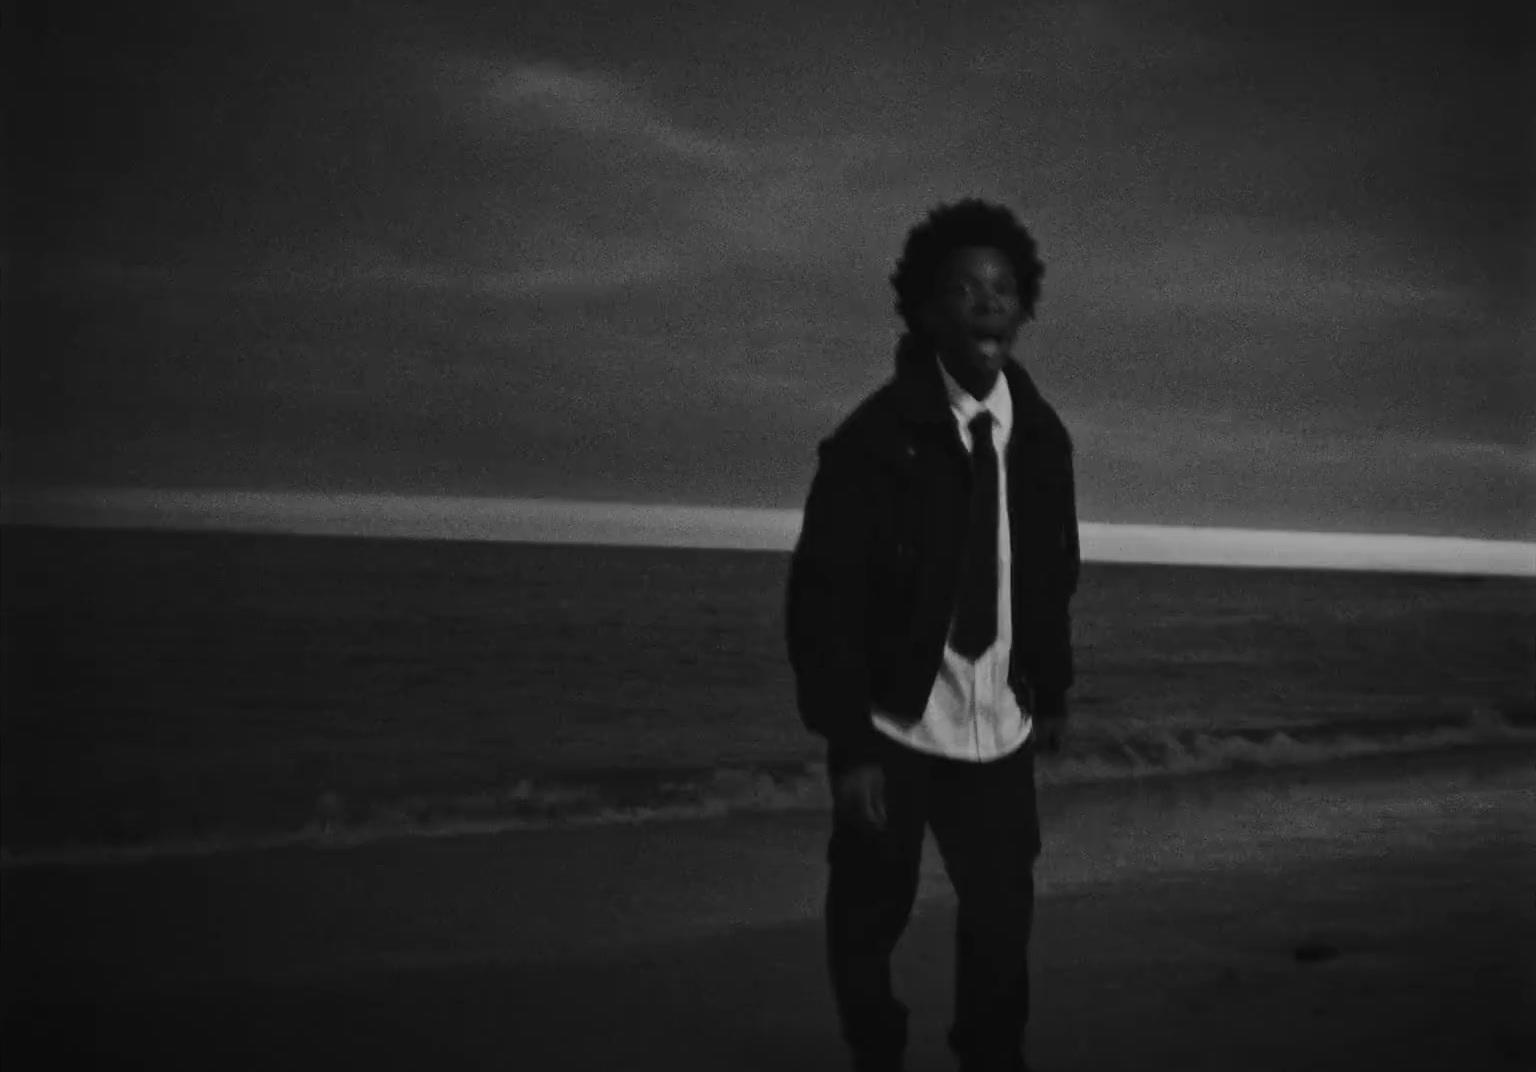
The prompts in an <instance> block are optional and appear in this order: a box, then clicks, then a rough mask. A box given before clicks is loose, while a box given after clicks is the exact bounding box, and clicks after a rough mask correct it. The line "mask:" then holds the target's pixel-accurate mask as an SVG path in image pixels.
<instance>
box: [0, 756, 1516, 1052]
mask: <svg viewBox="0 0 1536 1072" xmlns="http://www.w3.org/2000/svg"><path fill="white" fill-rule="evenodd" d="M1533 760H1536V754H1533V751H1532V750H1530V749H1523V750H1519V751H1516V752H1506V753H1504V754H1502V755H1482V756H1468V755H1462V756H1449V755H1439V756H1430V757H1421V758H1416V759H1402V758H1399V759H1395V760H1382V761H1376V762H1371V763H1355V764H1349V765H1338V766H1334V767H1329V768H1320V769H1317V770H1312V771H1307V772H1300V771H1290V772H1267V773H1252V774H1246V775H1243V774H1226V775H1222V776H1214V777H1203V778H1188V779H1180V780H1170V781H1167V782H1164V783H1151V782H1148V783H1142V784H1127V785H1120V786H1099V787H1076V788H1073V789H1063V790H1059V791H1054V792H1051V793H1048V794H1046V795H1044V796H1043V798H1042V812H1043V814H1044V817H1045V827H1046V850H1045V855H1044V856H1043V857H1042V859H1041V863H1040V867H1039V877H1040V888H1041V897H1040V903H1039V908H1038V912H1037V926H1036V940H1035V945H1034V950H1035V952H1034V958H1033V973H1034V980H1035V988H1036V995H1037V997H1036V1012H1035V1017H1034V1025H1035V1026H1034V1028H1033V1030H1032V1035H1031V1042H1030V1054H1031V1058H1032V1060H1033V1061H1034V1063H1035V1064H1036V1066H1037V1067H1038V1068H1040V1069H1042V1070H1043V1072H1051V1070H1057V1072H1061V1070H1067V1069H1185V1070H1192V1069H1287V1070H1289V1069H1349V1070H1351V1072H1358V1070H1363V1069H1377V1068H1380V1069H1457V1070H1462V1072H1465V1070H1476V1069H1517V1068H1523V1069H1529V1068H1532V1067H1536V762H1533ZM825 831H826V819H825V817H824V816H821V815H803V814H802V815H783V816H766V817H765V816H757V817H739V818H730V819H721V820H711V821H698V822H687V823H675V824H662V823H655V824H648V825H640V826H632V827H603V828H590V829H580V830H562V831H524V832H510V833H500V834H485V835H476V836H462V837H438V838H400V839H397V840H394V841H387V842H377V843H374V844H369V845H361V846H353V847H342V848H315V849H284V850H268V851H260V852H244V853H229V854H225V855H209V856H204V857H192V858H182V859H162V860H151V861H145V862H139V863H131V864H113V865H103V864H95V865H89V866H87V865H77V866H41V865H38V866H8V867H7V868H6V870H5V872H4V906H3V908H4V912H3V922H4V946H5V948H4V974H5V1025H4V1050H5V1052H4V1060H5V1066H6V1068H7V1069H10V1070H19V1069H23V1068H49V1067H62V1066H63V1065H64V1063H65V1061H66V1060H69V1061H71V1063H72V1064H73V1065H74V1066H75V1067H80V1066H81V1065H80V1061H81V1059H82V1058H84V1059H85V1064H84V1067H101V1068H172V1067H175V1068H195V1069H208V1070H213V1069H235V1068H253V1069H254V1068H263V1069H265V1068H272V1069H302V1068H327V1069H331V1068H335V1069H352V1068H355V1069H366V1070H373V1069H381V1068H401V1069H428V1068H432V1069H458V1068H466V1069H467V1068H476V1069H479V1068H486V1069H529V1070H543V1069H551V1070H554V1069H640V1068H658V1069H680V1070H692V1069H711V1070H718V1069H742V1070H754V1069H795V1070H797V1072H813V1070H818V1069H838V1068H842V1067H844V1064H843V1059H842V1053H841V1047H840V1043H839V1042H838V1039H837V1035H836V1028H835V1024H834V1021H833V1017H832V1012H831V1006H830V1000H829V997H828V992H827V986H826V982H825V976H824V968H823V960H822V952H821V932H820V926H819V921H818V918H817V912H818V910H819V900H820V896H821V887H822V880H823V864H822V851H823V841H824V837H825ZM930 862H931V863H932V866H931V868H930V873H929V881H927V882H926V883H925V887H924V892H923V896H922V899H921V902H920V904H919V907H918V911H917V914H916V916H915V917H914V919H913V923H912V926H911V928H910V930H909V932H908V934H907V937H906V939H905V941H904V943H903V946H902V948H901V950H900V952H899V954H898V958H897V972H898V987H899V989H900V990H901V992H902V994H903V996H904V997H905V998H906V999H907V1001H908V1002H909V1004H911V1005H912V1006H913V1009H914V1019H913V1034H914V1040H913V1047H912V1051H911V1054H910V1057H911V1060H910V1065H909V1067H910V1068H911V1069H912V1070H913V1072H921V1070H924V1069H934V1070H940V1069H947V1068H951V1067H953V1066H952V1064H951V1062H950V1060H949V1057H948V1055H947V1054H946V1053H945V1052H944V1050H943V1046H942V1036H943V1031H944V1028H945V1026H946V1017H947V1015H948V1008H949V986H950V970H951V954H950V929H951V926H952V923H953V904H952V901H951V899H950V896H949V892H948V888H947V884H946V882H945V880H944V879H943V877H942V873H941V872H940V871H939V870H938V868H937V864H936V863H935V862H933V861H930Z"/></svg>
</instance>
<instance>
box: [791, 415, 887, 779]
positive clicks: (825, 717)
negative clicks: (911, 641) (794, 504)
mask: <svg viewBox="0 0 1536 1072" xmlns="http://www.w3.org/2000/svg"><path fill="white" fill-rule="evenodd" d="M819 455H820V459H819V462H818V465H817V470H816V475H815V477H814V478H813V479H812V481H811V490H810V494H809V495H808V496H807V498H806V504H805V517H804V521H803V522H802V524H801V528H800V538H799V541H798V542H797V543H796V545H795V552H794V555H793V557H792V558H791V560H790V572H789V590H788V600H787V614H786V623H785V624H786V631H787V639H788V641H789V659H790V665H791V666H792V667H793V668H794V672H795V692H796V699H797V701H798V704H799V708H800V716H801V718H802V719H803V720H804V722H805V724H806V726H807V727H808V728H809V729H810V730H812V731H813V732H815V733H818V734H820V735H822V736H823V737H825V738H826V739H827V741H828V743H829V744H830V746H831V752H832V758H831V765H832V767H833V768H834V769H839V770H840V769H846V768H848V767H852V766H857V765H859V764H861V763H864V762H872V761H873V757H874V745H875V744H876V742H877V738H876V737H875V734H876V732H877V731H876V730H875V728H874V726H873V724H872V723H871V721H870V692H869V662H868V652H867V640H866V614H867V609H868V599H869V557H868V556H869V547H870V536H869V531H870V528H869V526H870V510H869V491H868V486H869V476H868V473H867V472H866V467H865V466H863V465H861V464H860V459H859V457H858V455H857V454H856V453H855V452H854V451H853V450H852V449H851V448H850V447H849V445H848V444H846V443H844V442H840V441H839V440H837V439H836V438H834V439H831V440H828V441H827V442H825V443H823V444H822V446H821V449H820V452H819Z"/></svg>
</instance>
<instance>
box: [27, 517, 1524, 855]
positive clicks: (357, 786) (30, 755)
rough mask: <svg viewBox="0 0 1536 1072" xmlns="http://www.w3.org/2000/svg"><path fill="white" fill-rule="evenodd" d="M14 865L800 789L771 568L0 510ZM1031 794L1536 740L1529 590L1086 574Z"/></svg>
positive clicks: (594, 816) (1481, 583)
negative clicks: (83, 523) (1067, 663)
mask: <svg viewBox="0 0 1536 1072" xmlns="http://www.w3.org/2000/svg"><path fill="white" fill-rule="evenodd" d="M0 550H3V554H0V559H3V593H0V598H3V612H4V613H3V652H0V656H3V672H4V695H3V700H4V711H3V720H0V733H3V747H0V770H3V812H0V843H3V852H4V858H5V860H6V861H7V862H8V863H12V864H14V863H17V862H21V861H25V860H28V859H41V858H44V857H47V856H49V855H50V854H53V855H55V856H57V855H59V854H63V855H66V856H67V855H68V854H70V853H84V854H90V853H98V854H100V853H127V854H132V853H155V852H170V851H184V850H185V851H204V850H209V849H212V850H215V851H216V850H218V849H220V848H227V847H231V846H237V845H246V844H270V843H283V842H293V841H301V842H302V841H315V842H327V841H345V840H348V839H356V838H366V837H374V836H380V835H396V834H400V833H404V832H423V831H426V832H432V831H445V830H453V829H466V828H484V827H487V826H495V825H519V824H523V825H528V824H532V825H547V824H565V823H580V822H635V821H647V820H651V819H657V818H662V817H686V816H691V815H714V814H719V813H721V812H723V811H730V810H740V809H747V810H752V809H777V808H804V807H818V806H822V805H823V804H824V803H825V799H826V797H825V793H826V789H825V783H824V768H823V767H822V765H821V760H822V749H821V747H820V743H819V741H818V740H817V739H816V738H814V737H812V736H811V735H810V734H809V733H807V731H806V730H805V729H804V728H803V726H802V725H801V723H800V721H799V718H798V716H797V714H796V712H795V710H794V699H793V690H792V682H791V678H790V673H789V668H788V665H787V662H786V659H785V655H784V643H783V635H782V617H781V607H782V601H783V590H784V582H785V578H786V573H787V569H788V556H787V555H786V554H783V553H778V552H755V551H754V552H748V551H717V550H689V549H674V548H665V549H664V548H637V547H623V548H620V547H595V546H574V545H538V544H516V543H483V542H448V541H413V540H387V539H355V538H345V537H314V536H278V535H268V534H263V535H248V534H232V533H222V532H165V531H106V530H83V529H46V528H27V527H13V528H6V529H5V530H4V531H3V534H0ZM1074 606H1075V615H1074V618H1075V626H1074V631H1075V637H1076V646H1077V654H1078V676H1079V682H1078V685H1077V687H1076V688H1075V689H1074V692H1073V695H1072V705H1073V707H1072V710H1073V722H1072V728H1071V736H1070V739H1069V743H1068V748H1067V750H1066V752H1065V753H1064V754H1063V755H1062V756H1061V757H1059V758H1050V759H1042V761H1041V765H1040V780H1041V782H1042V784H1043V785H1050V784H1052V783H1065V782H1083V781H1093V780H1098V779H1109V778H1126V777H1155V776H1161V775H1172V774H1179V773H1183V772H1191V771H1205V770H1220V769H1229V768H1233V767H1244V766H1276V765H1285V764H1315V763H1320V762H1327V761H1329V760H1334V759H1340V758H1345V757H1356V756H1369V755H1386V754H1391V753H1394V752H1404V751H1416V750H1423V749H1445V748H1454V747H1466V746H1477V747H1484V748H1503V747H1528V746H1529V745H1530V744H1531V743H1533V742H1536V582H1533V581H1532V580H1530V579H1522V578H1510V577H1471V576H1454V577H1453V576H1434V575H1425V574H1391V573H1351V572H1341V571H1327V570H1319V571H1298V570H1263V569H1236V568H1226V567H1220V568H1218V567H1204V568H1203V567H1190V566H1178V567H1174V566H1145V565H1126V564H1105V563H1089V564H1087V566H1086V567H1085V569H1084V573H1083V582H1082V587H1081V591H1080V594H1079V596H1078V599H1077V601H1076V603H1075V604H1074Z"/></svg>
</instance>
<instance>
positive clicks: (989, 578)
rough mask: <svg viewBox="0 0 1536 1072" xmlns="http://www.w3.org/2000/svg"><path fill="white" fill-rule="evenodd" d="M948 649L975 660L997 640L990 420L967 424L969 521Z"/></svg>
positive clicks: (993, 454)
mask: <svg viewBox="0 0 1536 1072" xmlns="http://www.w3.org/2000/svg"><path fill="white" fill-rule="evenodd" d="M960 568H961V576H960V599H959V606H958V607H957V609H956V611H955V631H954V636H953V638H952V639H951V641H950V647H952V648H954V649H955V651H957V652H959V653H960V654H961V655H963V656H965V657H966V658H967V659H972V660H974V659H976V658H978V657H980V655H981V653H982V652H984V651H986V650H987V649H988V648H989V647H991V646H992V641H993V639H994V638H995V637H996V636H997V450H996V449H995V448H994V447H993V446H992V414H990V413H988V412H985V411H983V412H982V413H981V415H980V416H978V417H977V418H976V419H975V420H973V421H971V520H970V526H969V532H968V534H967V537H966V541H965V558H964V561H963V562H962V563H961V567H960Z"/></svg>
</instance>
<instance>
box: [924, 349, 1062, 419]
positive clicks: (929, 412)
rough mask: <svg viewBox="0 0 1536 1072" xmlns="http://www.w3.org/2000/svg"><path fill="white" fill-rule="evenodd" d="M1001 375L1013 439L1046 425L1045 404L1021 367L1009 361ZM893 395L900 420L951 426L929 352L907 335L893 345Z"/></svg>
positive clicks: (946, 398)
mask: <svg viewBox="0 0 1536 1072" xmlns="http://www.w3.org/2000/svg"><path fill="white" fill-rule="evenodd" d="M1003 375H1004V376H1005V377H1007V379H1008V390H1009V392H1010V393H1011V394H1012V395H1013V430H1014V434H1015V436H1017V435H1018V433H1019V432H1021V431H1025V430H1033V429H1037V428H1039V427H1041V426H1043V425H1044V424H1045V423H1046V416H1045V400H1044V399H1042V398H1041V397H1040V392H1039V390H1038V389H1037V388H1036V387H1035V383H1034V381H1033V380H1032V379H1030V377H1029V373H1028V372H1025V371H1024V366H1023V365H1021V364H1019V363H1018V362H1017V361H1016V360H1014V359H1013V358H1011V357H1010V358H1009V359H1008V361H1007V363H1006V364H1005V365H1003ZM894 391H895V396H896V403H897V409H898V411H899V412H900V414H901V416H902V418H903V419H904V420H907V421H910V422H912V423H914V424H940V425H945V426H948V425H951V424H953V423H954V416H953V415H952V414H951V412H950V408H949V396H948V394H947V393H946V392H945V390H944V379H943V377H942V376H941V375H940V373H939V366H938V362H937V360H935V356H934V352H933V348H932V347H931V346H929V345H928V344H927V343H925V342H924V341H922V340H921V339H919V338H918V337H917V336H915V335H912V334H911V333H907V334H904V335H902V337H901V339H900V341H899V342H897V344H896V378H895V380H894Z"/></svg>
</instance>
